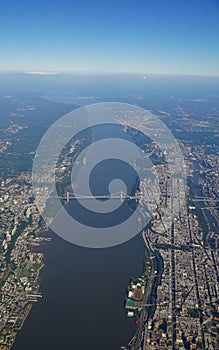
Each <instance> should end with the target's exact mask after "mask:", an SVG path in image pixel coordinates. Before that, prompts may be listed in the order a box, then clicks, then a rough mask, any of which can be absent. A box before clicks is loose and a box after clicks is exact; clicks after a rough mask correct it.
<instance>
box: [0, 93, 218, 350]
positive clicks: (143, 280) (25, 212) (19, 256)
mask: <svg viewBox="0 0 219 350" xmlns="http://www.w3.org/2000/svg"><path fill="white" fill-rule="evenodd" d="M6 100H7V101H9V103H10V106H11V112H10V106H9V108H8V111H7V113H8V115H9V116H10V117H11V118H12V119H11V121H10V124H9V126H7V128H5V129H4V132H3V133H2V134H1V139H0V154H1V160H5V163H8V164H9V163H10V164H9V165H10V166H9V171H8V172H7V170H6V168H7V164H6V165H5V166H4V167H2V168H1V174H2V175H1V179H0V180H1V181H0V222H1V231H0V246H1V247H0V256H1V264H0V285H1V295H0V334H1V335H0V349H1V350H9V349H11V347H12V345H13V343H14V341H15V338H16V334H17V332H19V330H20V329H21V328H22V325H23V323H24V322H25V320H26V318H27V317H28V314H29V312H30V309H31V308H32V307H34V304H35V303H36V302H37V301H38V300H39V299H40V298H42V297H43V295H42V294H41V291H40V271H41V269H42V268H43V265H44V260H43V254H42V253H41V252H39V247H40V244H41V242H42V241H48V240H49V239H48V238H45V237H43V235H42V234H41V235H39V233H42V232H44V231H45V230H46V229H47V227H46V225H45V223H44V222H43V220H42V219H41V216H40V213H39V211H38V209H37V207H36V205H35V202H34V196H33V193H32V188H31V183H32V174H31V171H30V169H28V167H27V169H21V170H19V164H17V163H16V161H17V160H16V159H14V162H15V163H16V167H17V168H16V169H17V170H16V171H14V172H13V159H12V158H10V157H9V156H8V155H9V154H10V153H11V152H12V153H13V152H14V150H15V149H16V142H19V137H21V136H19V135H20V133H21V131H24V130H25V129H26V128H28V126H27V125H26V124H25V119H23V120H22V119H21V117H20V119H19V116H21V115H25V116H28V114H29V113H31V112H34V111H35V109H37V106H36V105H35V104H34V103H33V104H27V103H25V102H24V101H22V102H21V101H19V100H17V99H16V98H14V97H13V96H3V97H2V98H1V101H0V102H1V103H3V102H2V101H6ZM4 103H5V102H4ZM191 103H192V102H191ZM202 103H203V101H202V100H200V101H199V100H196V101H193V103H192V106H193V105H196V108H195V107H194V106H193V107H191V106H190V105H189V108H191V110H190V112H188V110H187V109H188V106H187V108H186V107H185V108H184V105H183V101H182V100H180V99H179V100H178V101H177V109H176V110H174V112H170V111H168V108H167V110H165V111H162V110H158V111H156V112H157V114H158V115H159V116H160V118H161V119H162V120H163V121H166V123H167V125H168V126H169V127H170V128H172V129H174V128H175V129H176V130H177V132H176V134H175V135H174V136H175V137H176V138H177V139H179V146H180V149H181V152H182V154H183V157H184V160H185V166H186V172H187V182H186V195H185V199H186V200H185V202H184V203H178V204H177V203H175V202H174V201H176V200H177V198H178V196H177V194H176V192H177V193H179V192H180V191H183V183H182V179H181V178H180V176H179V177H178V178H177V179H176V180H175V181H176V182H175V183H173V179H172V178H170V177H168V176H167V169H166V164H165V163H163V162H160V163H159V162H157V164H156V166H155V169H156V172H157V174H158V175H159V189H160V192H161V194H160V197H159V199H160V201H159V203H157V202H156V210H154V202H155V200H156V197H157V194H156V186H155V187H153V183H152V180H151V178H148V180H147V181H146V182H143V183H142V184H141V188H140V191H141V194H142V199H140V200H144V198H147V199H148V198H150V201H149V203H147V205H149V209H150V204H151V208H152V209H151V211H152V212H153V217H152V220H151V222H150V224H149V225H148V226H147V228H146V229H145V230H144V231H143V232H142V233H141V235H142V239H143V240H144V242H145V261H144V273H143V275H142V276H139V277H138V276H133V278H132V279H131V281H127V285H128V287H127V294H126V295H125V291H124V298H125V309H124V312H127V316H128V317H130V318H133V321H134V322H135V323H136V334H135V335H134V337H133V338H132V339H131V340H130V343H129V344H124V345H122V344H121V349H131V350H140V349H141V350H157V349H172V350H174V349H176V350H177V349H186V350H187V349H188V350H190V349H191V350H192V349H202V350H216V349H218V344H219V247H218V244H219V229H218V222H219V211H218V207H219V199H218V195H219V173H218V169H219V145H218V142H217V141H216V139H218V133H219V131H218V127H217V125H216V122H215V120H216V117H217V118H218V115H217V113H218V112H219V111H217V110H215V111H214V113H212V114H210V113H209V114H207V115H206V116H204V117H203V118H200V120H199V119H198V118H197V117H195V116H196V113H197V115H198V112H199V110H200V109H201V107H200V105H201V104H202ZM14 106H16V110H15V107H14ZM12 107H13V108H12ZM0 110H1V104H0ZM175 113H177V116H178V117H177V118H175V119H174V114H175ZM16 118H17V120H19V121H16ZM142 122H143V121H142ZM135 123H136V120H135V118H134V117H133V120H132V123H131V124H132V125H131V126H132V127H133V128H134V127H135ZM1 128H2V130H3V127H1ZM194 130H195V131H196V135H197V134H198V135H201V134H202V135H204V134H206V132H209V135H211V138H208V135H207V136H206V138H205V142H202V141H200V140H196V139H191V135H192V133H193V131H194ZM157 132H159V130H158V131H157ZM81 143H82V140H74V143H73V144H71V147H70V150H71V154H74V152H75V150H78V149H79V147H80V144H81ZM12 149H13V151H12ZM24 150H25V148H23V152H24ZM145 152H148V154H149V155H150V156H152V155H153V156H154V157H157V159H158V158H159V157H161V156H162V157H163V156H164V154H161V151H160V149H159V148H158V147H157V145H156V143H155V142H152V143H151V145H150V147H149V148H147V150H145ZM12 153H11V154H12ZM6 154H7V156H6ZM13 154H14V156H15V158H16V152H15V153H13ZM27 154H28V156H29V157H30V158H31V159H32V157H33V155H34V151H33V150H28V151H27ZM70 167H71V161H70V157H69V153H68V154H66V155H64V156H63V157H62V158H61V160H60V164H58V166H57V173H56V176H57V182H58V183H60V184H61V183H65V181H66V178H67V177H68V176H67V175H68V174H69V169H70ZM11 169H12V170H11ZM66 174H67V175H66ZM176 189H177V191H176ZM43 190H44V191H45V193H46V188H44V189H43ZM60 193H61V194H63V188H61V187H60ZM47 195H48V194H47ZM170 200H172V201H173V203H172V204H171V203H169V207H170V208H172V209H173V206H176V205H179V207H180V211H179V214H178V215H175V213H174V212H173V210H172V212H171V210H170V211H169V212H168V215H167V217H166V218H165V219H163V213H164V212H165V208H166V207H167V206H168V205H167V204H168V203H167V202H169V201H170ZM48 244H49V243H48ZM35 247H38V249H37V250H36V249H35ZM128 283H129V284H128Z"/></svg>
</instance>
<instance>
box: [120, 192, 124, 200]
mask: <svg viewBox="0 0 219 350" xmlns="http://www.w3.org/2000/svg"><path fill="white" fill-rule="evenodd" d="M120 200H121V202H122V200H123V193H122V191H120Z"/></svg>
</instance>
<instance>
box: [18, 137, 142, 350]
mask: <svg viewBox="0 0 219 350" xmlns="http://www.w3.org/2000/svg"><path fill="white" fill-rule="evenodd" d="M107 132H108V131H107ZM96 137H97V139H98V135H96ZM113 170H115V169H112V171H113ZM108 171H109V169H107V168H106V169H105V174H102V175H103V176H102V178H103V179H105V178H106V177H107V174H108ZM133 185H134V184H133ZM98 186H99V188H98V190H99V191H100V182H99V183H98ZM103 186H105V184H103ZM103 191H105V188H104V190H103ZM71 206H72V208H71ZM68 207H69V208H68V209H69V211H70V212H71V210H74V211H75V210H77V209H76V208H74V205H73V204H72V203H69V204H68ZM63 230H64V227H63ZM47 236H51V237H52V241H51V242H49V243H45V244H43V245H41V247H39V251H43V252H44V254H45V258H44V261H45V267H44V268H43V270H42V271H41V286H40V291H41V292H42V294H43V298H42V299H41V300H40V301H39V302H38V303H36V304H34V306H33V308H32V310H31V312H30V314H29V316H28V318H27V320H26V322H25V323H24V326H23V328H22V330H21V331H20V332H19V333H18V335H17V339H16V342H15V344H14V346H13V350H30V349H31V350H39V349H41V350H50V349H51V350H60V349H63V350H67V349H74V350H79V349H80V350H85V349H90V350H102V349H104V350H119V349H120V347H121V346H122V345H125V344H127V343H128V342H129V341H130V339H131V338H132V337H133V335H134V333H135V330H136V326H135V320H134V319H128V317H127V316H126V314H127V311H126V309H125V307H124V300H125V296H126V289H127V286H128V284H129V280H130V278H131V277H132V276H136V277H137V276H139V275H141V274H142V272H143V262H144V243H143V240H142V238H141V236H140V235H137V236H135V237H134V238H133V239H131V240H130V241H128V242H126V243H124V244H122V245H119V246H115V247H112V248H104V249H89V248H83V247H79V246H76V245H74V244H70V243H68V242H66V241H64V240H62V239H61V238H60V237H58V236H56V235H55V234H54V233H52V232H48V233H47Z"/></svg>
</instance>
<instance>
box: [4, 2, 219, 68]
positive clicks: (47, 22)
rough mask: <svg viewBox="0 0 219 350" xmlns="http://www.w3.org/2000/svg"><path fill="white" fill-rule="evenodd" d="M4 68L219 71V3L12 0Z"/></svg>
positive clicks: (7, 11)
mask: <svg viewBox="0 0 219 350" xmlns="http://www.w3.org/2000/svg"><path fill="white" fill-rule="evenodd" d="M0 33H1V35H0V70H1V71H3V70H25V71H26V70H49V71H95V72H96V71H98V72H142V73H158V74H159V73H172V74H204V75H206V74H207V75H208V74H209V75H219V0H206V1H203V0H199V1H198V0H185V1H182V0H175V1H174V0H170V1H167V0H166V1H165V0H136V1H134V0H133V1H131V0H126V1H124V0H117V1H115V0H110V1H105V0H102V1H98V0H93V1H83V0H82V1H75V0H71V1H70V0H63V1H60V0H58V1H56V0H53V1H52V0H51V1H48V0H44V1H42V0H38V1H30V0H28V1H27V0H20V1H17V0H12V1H10V0H8V1H4V0H3V1H1V4H0Z"/></svg>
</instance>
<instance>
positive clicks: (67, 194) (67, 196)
mask: <svg viewBox="0 0 219 350" xmlns="http://www.w3.org/2000/svg"><path fill="white" fill-rule="evenodd" d="M66 199H67V203H68V202H69V192H67V193H66Z"/></svg>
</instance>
